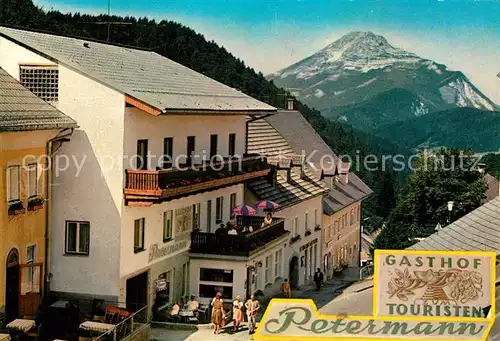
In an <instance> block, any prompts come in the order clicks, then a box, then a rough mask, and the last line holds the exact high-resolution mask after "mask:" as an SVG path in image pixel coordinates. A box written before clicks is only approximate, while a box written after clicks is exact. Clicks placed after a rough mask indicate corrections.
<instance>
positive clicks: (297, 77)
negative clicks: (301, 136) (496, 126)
mask: <svg viewBox="0 0 500 341" xmlns="http://www.w3.org/2000/svg"><path fill="white" fill-rule="evenodd" d="M268 79H272V80H273V81H274V82H275V83H276V84H277V85H278V86H282V87H284V88H291V89H293V91H294V94H295V95H296V96H298V97H299V98H300V99H303V100H304V101H305V103H307V104H309V105H311V106H314V107H316V108H317V109H319V110H321V111H326V112H327V113H328V111H331V110H332V109H333V108H338V107H343V106H346V105H351V104H354V103H357V102H359V101H363V100H367V99H369V98H370V97H373V96H375V95H377V94H379V93H381V92H385V91H388V90H391V89H393V88H402V89H407V90H409V91H411V92H414V93H416V94H417V95H418V96H419V98H420V100H421V102H422V103H423V105H424V106H425V107H426V108H428V109H429V110H430V111H436V110H444V109H450V108H454V107H473V108H477V109H483V110H495V109H496V105H495V103H493V102H492V101H491V100H489V99H488V98H487V97H486V96H485V95H484V94H482V93H481V92H480V91H479V90H478V89H477V88H476V87H475V86H474V85H473V84H472V83H471V82H470V81H469V79H468V78H467V77H465V75H464V74H463V73H461V72H458V71H450V70H449V69H448V68H446V66H444V65H441V64H438V63H435V62H433V61H431V60H428V59H423V58H420V57H419V56H417V55H415V54H414V53H411V52H407V51H404V50H401V49H398V48H395V47H393V46H392V45H391V44H389V43H388V42H387V40H386V39H385V38H384V37H382V36H379V35H375V34H374V33H372V32H352V33H349V34H347V35H345V36H343V37H342V38H340V39H339V40H337V41H335V42H333V43H332V44H330V45H328V46H327V47H325V48H324V49H322V50H320V51H318V52H317V53H315V54H313V55H312V56H310V57H308V58H306V59H304V60H302V61H299V62H298V63H295V64H293V65H291V66H289V67H287V68H285V69H283V70H280V71H278V72H277V73H275V74H272V75H269V76H268Z"/></svg>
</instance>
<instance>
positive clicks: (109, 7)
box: [87, 0, 132, 42]
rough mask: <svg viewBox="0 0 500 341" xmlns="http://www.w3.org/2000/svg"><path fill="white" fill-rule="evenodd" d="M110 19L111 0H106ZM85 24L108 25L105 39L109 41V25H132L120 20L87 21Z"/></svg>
mask: <svg viewBox="0 0 500 341" xmlns="http://www.w3.org/2000/svg"><path fill="white" fill-rule="evenodd" d="M109 19H111V0H108V20H109ZM87 24H94V25H108V35H107V38H106V41H107V42H109V38H110V36H111V25H132V23H131V22H121V21H98V22H89V23H87Z"/></svg>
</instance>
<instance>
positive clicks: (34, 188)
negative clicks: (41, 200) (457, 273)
mask: <svg viewBox="0 0 500 341" xmlns="http://www.w3.org/2000/svg"><path fill="white" fill-rule="evenodd" d="M37 195H38V165H37V164H36V163H34V164H31V165H28V197H30V198H33V197H36V196H37Z"/></svg>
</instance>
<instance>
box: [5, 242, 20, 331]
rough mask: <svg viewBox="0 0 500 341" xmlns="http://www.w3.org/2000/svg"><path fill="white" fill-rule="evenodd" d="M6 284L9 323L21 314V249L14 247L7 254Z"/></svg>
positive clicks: (6, 306)
mask: <svg viewBox="0 0 500 341" xmlns="http://www.w3.org/2000/svg"><path fill="white" fill-rule="evenodd" d="M6 270H7V273H6V278H5V279H6V283H5V284H6V285H5V289H6V290H5V315H6V318H7V323H8V322H11V321H13V320H15V319H16V318H17V317H18V315H19V286H20V283H19V251H17V249H12V250H10V252H9V255H8V256H7V269H6Z"/></svg>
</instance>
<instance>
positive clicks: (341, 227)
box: [339, 217, 344, 231]
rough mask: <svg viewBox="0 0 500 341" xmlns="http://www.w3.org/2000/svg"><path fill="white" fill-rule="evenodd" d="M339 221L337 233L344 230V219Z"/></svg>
mask: <svg viewBox="0 0 500 341" xmlns="http://www.w3.org/2000/svg"><path fill="white" fill-rule="evenodd" d="M339 220H340V227H339V231H340V230H342V229H343V228H344V219H343V218H342V217H341V218H340V219H339Z"/></svg>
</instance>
